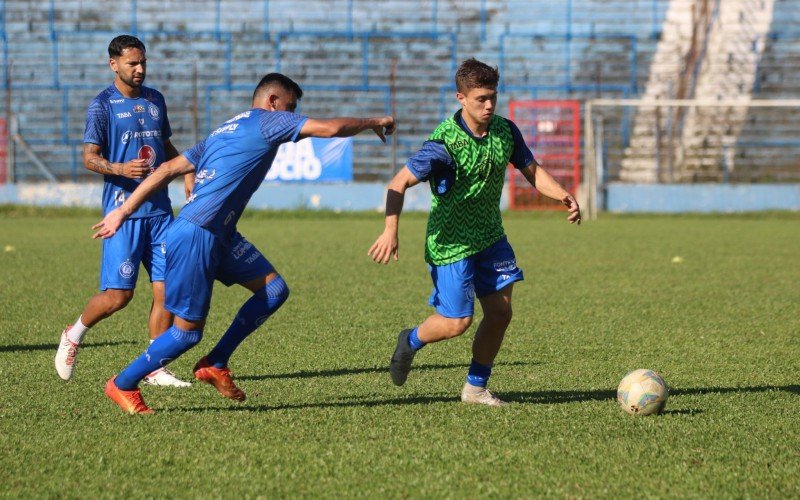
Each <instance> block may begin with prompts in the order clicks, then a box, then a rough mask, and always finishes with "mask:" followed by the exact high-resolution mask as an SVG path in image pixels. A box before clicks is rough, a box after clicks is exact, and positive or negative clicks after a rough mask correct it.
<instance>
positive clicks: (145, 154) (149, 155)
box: [137, 144, 156, 168]
mask: <svg viewBox="0 0 800 500" xmlns="http://www.w3.org/2000/svg"><path fill="white" fill-rule="evenodd" d="M137 157H138V158H139V159H140V160H147V166H148V167H150V168H153V166H154V165H155V164H156V150H155V149H153V147H152V146H148V145H147V144H145V145H144V146H142V147H140V148H139V154H138V155H137Z"/></svg>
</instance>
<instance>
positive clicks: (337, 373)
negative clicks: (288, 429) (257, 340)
mask: <svg viewBox="0 0 800 500" xmlns="http://www.w3.org/2000/svg"><path fill="white" fill-rule="evenodd" d="M538 364H541V363H538V362H533V361H531V362H528V361H509V362H504V363H496V364H495V366H496V367H497V366H532V365H538ZM450 368H469V363H448V364H437V365H433V364H428V365H426V364H419V365H414V371H425V370H446V369H450ZM363 373H388V368H387V367H386V366H373V367H370V368H337V369H331V370H301V371H299V372H293V373H268V374H264V375H237V376H236V380H269V379H291V378H316V377H341V376H345V375H360V374H363Z"/></svg>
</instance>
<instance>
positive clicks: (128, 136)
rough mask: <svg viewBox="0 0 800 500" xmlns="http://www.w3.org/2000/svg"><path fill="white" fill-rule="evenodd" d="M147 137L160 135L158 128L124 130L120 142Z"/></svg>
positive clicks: (124, 142) (126, 142)
mask: <svg viewBox="0 0 800 500" xmlns="http://www.w3.org/2000/svg"><path fill="white" fill-rule="evenodd" d="M148 137H161V131H160V130H141V131H139V132H131V131H130V130H126V131H125V132H123V133H122V144H128V141H130V140H131V139H144V138H148Z"/></svg>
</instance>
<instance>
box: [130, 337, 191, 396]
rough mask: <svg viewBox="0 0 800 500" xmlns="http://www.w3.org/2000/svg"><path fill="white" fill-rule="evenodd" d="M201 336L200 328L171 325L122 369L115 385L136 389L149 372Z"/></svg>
mask: <svg viewBox="0 0 800 500" xmlns="http://www.w3.org/2000/svg"><path fill="white" fill-rule="evenodd" d="M201 338H203V331H202V330H190V331H187V330H181V329H179V328H177V327H176V326H174V325H173V326H171V327H170V328H169V329H168V330H167V331H166V332H164V333H162V334H161V335H159V337H158V338H157V339H155V340H154V341H153V343H152V344H150V347H148V348H147V350H146V351H144V353H143V354H142V355H141V356H139V357H138V358H136V359H135V360H133V363H131V364H129V365H128V366H127V367H126V368H125V369H124V370H122V371H121V372H120V373H119V374H118V375H117V378H116V380H115V383H116V384H117V387H119V388H120V389H122V390H123V391H132V390H134V389H136V387H137V386H138V385H139V382H140V381H141V380H142V379H143V378H145V377H146V376H147V375H148V374H149V373H151V372H153V371H155V370H158V369H159V368H161V367H162V366H166V365H167V363H169V362H170V361H172V360H174V359H175V358H177V357H178V356H180V355H181V354H183V353H185V352H186V351H188V350H189V349H191V348H192V347H194V346H195V345H197V343H198V342H200V339H201Z"/></svg>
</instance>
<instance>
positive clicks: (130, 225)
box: [100, 214, 173, 290]
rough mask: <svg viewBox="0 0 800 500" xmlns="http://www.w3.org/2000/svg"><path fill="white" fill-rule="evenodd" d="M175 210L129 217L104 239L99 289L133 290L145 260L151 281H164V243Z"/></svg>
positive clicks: (145, 266)
mask: <svg viewBox="0 0 800 500" xmlns="http://www.w3.org/2000/svg"><path fill="white" fill-rule="evenodd" d="M172 219H173V217H172V214H164V215H157V216H154V217H145V218H142V219H128V220H126V221H125V222H123V223H122V225H121V226H120V228H119V229H118V230H117V232H116V234H114V236H112V237H111V238H108V239H104V240H103V257H102V260H101V261H100V290H107V289H109V288H113V289H120V290H133V289H134V288H136V280H137V278H138V277H139V264H144V268H145V270H146V271H147V274H148V275H149V276H150V281H151V282H152V281H164V270H165V269H166V263H167V261H166V254H165V248H164V244H165V241H166V238H167V228H168V227H169V225H170V223H171V222H172Z"/></svg>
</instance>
